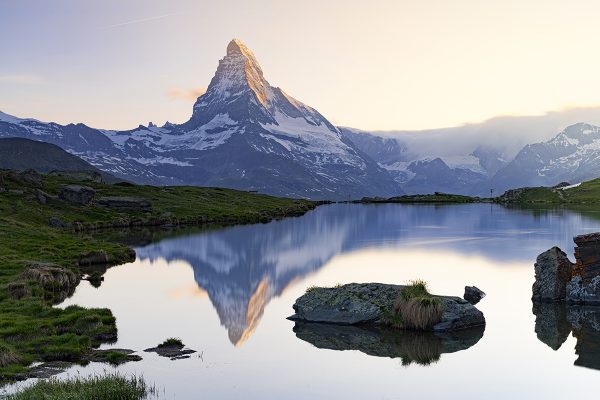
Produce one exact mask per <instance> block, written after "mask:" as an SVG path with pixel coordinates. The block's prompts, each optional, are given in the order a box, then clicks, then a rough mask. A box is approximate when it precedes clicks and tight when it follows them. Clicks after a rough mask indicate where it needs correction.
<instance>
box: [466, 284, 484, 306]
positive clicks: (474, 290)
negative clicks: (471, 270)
mask: <svg viewBox="0 0 600 400" xmlns="http://www.w3.org/2000/svg"><path fill="white" fill-rule="evenodd" d="M484 297H485V293H484V291H483V290H481V289H479V288H478V287H477V286H465V294H464V295H463V299H465V300H466V301H468V302H469V303H471V304H473V305H475V304H477V303H479V302H480V301H481V299H483V298H484Z"/></svg>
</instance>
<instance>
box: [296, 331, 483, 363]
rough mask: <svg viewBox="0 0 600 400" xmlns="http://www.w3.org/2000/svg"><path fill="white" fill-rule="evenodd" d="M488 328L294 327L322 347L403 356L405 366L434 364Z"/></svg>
mask: <svg viewBox="0 0 600 400" xmlns="http://www.w3.org/2000/svg"><path fill="white" fill-rule="evenodd" d="M484 329H485V328H484V327H480V328H474V329H466V330H462V331H455V332H446V333H437V332H436V333H434V332H413V331H402V330H395V329H387V328H381V327H374V326H355V325H331V324H320V323H307V322H296V324H295V326H294V332H295V333H296V337H298V338H299V339H301V340H304V341H306V342H308V343H310V344H312V345H313V346H315V347H317V348H319V349H329V350H340V351H343V350H358V351H360V352H362V353H365V354H368V355H370V356H374V357H389V358H400V359H401V360H402V365H410V364H412V363H415V364H419V365H430V364H433V363H436V362H438V361H439V360H440V357H441V355H442V354H444V353H455V352H457V351H461V350H466V349H468V348H469V347H471V346H473V345H475V344H476V343H477V342H478V341H479V339H481V338H482V337H483V332H484Z"/></svg>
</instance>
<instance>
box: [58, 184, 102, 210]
mask: <svg viewBox="0 0 600 400" xmlns="http://www.w3.org/2000/svg"><path fill="white" fill-rule="evenodd" d="M95 194H96V191H95V190H94V189H92V188H91V187H89V186H81V185H63V186H62V187H61V188H60V192H59V193H58V198H59V199H61V200H63V201H66V202H69V203H75V204H81V205H88V204H90V203H91V202H92V200H93V199H94V195H95Z"/></svg>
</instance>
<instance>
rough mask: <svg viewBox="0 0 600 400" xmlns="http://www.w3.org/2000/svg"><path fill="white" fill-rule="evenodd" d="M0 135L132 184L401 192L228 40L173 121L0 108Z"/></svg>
mask: <svg viewBox="0 0 600 400" xmlns="http://www.w3.org/2000/svg"><path fill="white" fill-rule="evenodd" d="M0 136H5V137H6V136H19V137H26V138H31V139H35V140H42V141H47V142H50V143H54V144H58V145H60V146H61V147H63V148H65V149H66V150H67V151H69V152H71V153H73V154H76V155H78V156H80V157H81V158H83V159H85V160H86V161H89V162H90V163H91V164H93V165H95V166H97V167H98V168H100V169H103V170H105V171H109V172H111V173H113V174H115V175H117V176H120V177H123V178H129V179H131V180H134V181H137V182H142V183H153V184H190V185H205V186H223V187H229V188H234V189H243V190H257V191H259V192H262V193H268V194H274V195H280V196H289V197H308V198H312V199H334V200H336V199H348V198H359V197H362V196H392V195H398V194H401V193H402V190H401V189H400V188H399V185H398V184H397V183H396V182H395V181H394V180H393V179H392V178H391V176H390V175H389V174H388V173H387V172H386V171H385V170H384V169H383V168H381V167H380V166H379V165H378V164H377V163H376V162H375V161H373V160H372V159H371V158H370V157H369V156H367V155H366V154H365V153H363V152H362V151H360V150H358V149H357V148H356V146H355V145H354V144H353V143H352V142H351V141H350V140H348V139H346V138H344V137H343V136H342V135H341V133H340V131H339V130H338V129H337V128H336V127H335V126H333V125H332V124H331V123H330V122H329V121H328V120H327V119H326V118H324V117H323V116H322V115H321V114H320V113H319V112H317V111H316V110H314V109H313V108H311V107H309V106H307V105H305V104H303V103H301V102H299V101H297V100H295V99H294V98H292V97H291V96H289V95H288V94H286V93H285V92H284V91H283V90H282V89H280V88H278V87H273V86H271V85H270V84H269V83H268V81H267V80H266V79H265V78H264V76H263V72H262V69H261V67H260V65H259V64H258V62H257V60H256V57H255V56H254V55H253V54H252V52H251V51H250V50H249V49H248V48H247V47H246V46H245V45H244V44H242V43H241V42H240V41H239V40H235V39H234V40H232V41H231V42H230V43H229V45H228V46H227V53H226V55H225V57H224V58H223V59H221V60H220V62H219V66H218V68H217V71H216V73H215V75H214V77H213V78H212V80H211V82H210V85H209V86H208V89H207V91H206V93H205V94H203V95H202V96H200V97H199V98H198V100H197V101H196V103H195V104H194V108H193V113H192V116H191V118H190V120H189V121H187V122H185V123H183V124H181V125H174V124H166V125H165V126H162V127H157V126H155V125H153V124H150V125H149V126H148V127H145V126H139V127H138V128H137V129H134V130H130V131H109V130H96V129H92V128H89V127H87V126H85V125H83V124H77V125H72V124H70V125H66V126H62V125H59V124H54V123H49V124H48V123H42V122H39V121H35V120H23V119H18V118H14V117H11V116H8V115H6V114H0Z"/></svg>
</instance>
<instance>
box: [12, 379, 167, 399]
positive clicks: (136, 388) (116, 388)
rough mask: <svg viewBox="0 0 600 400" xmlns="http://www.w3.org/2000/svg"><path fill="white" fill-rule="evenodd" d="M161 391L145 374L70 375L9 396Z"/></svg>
mask: <svg viewBox="0 0 600 400" xmlns="http://www.w3.org/2000/svg"><path fill="white" fill-rule="evenodd" d="M157 395H158V392H157V390H156V388H154V387H153V386H149V385H148V384H147V383H146V382H145V381H144V379H143V378H141V377H136V376H131V377H125V376H122V375H119V374H116V373H114V374H107V375H102V376H92V377H89V378H82V377H79V376H75V377H72V378H68V379H61V380H59V379H57V378H50V379H48V380H40V381H38V382H36V383H35V384H33V385H32V386H29V387H27V388H25V389H23V390H20V391H19V392H17V393H15V394H12V395H9V396H7V397H6V400H75V399H77V400H141V399H148V398H158V396H157Z"/></svg>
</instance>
